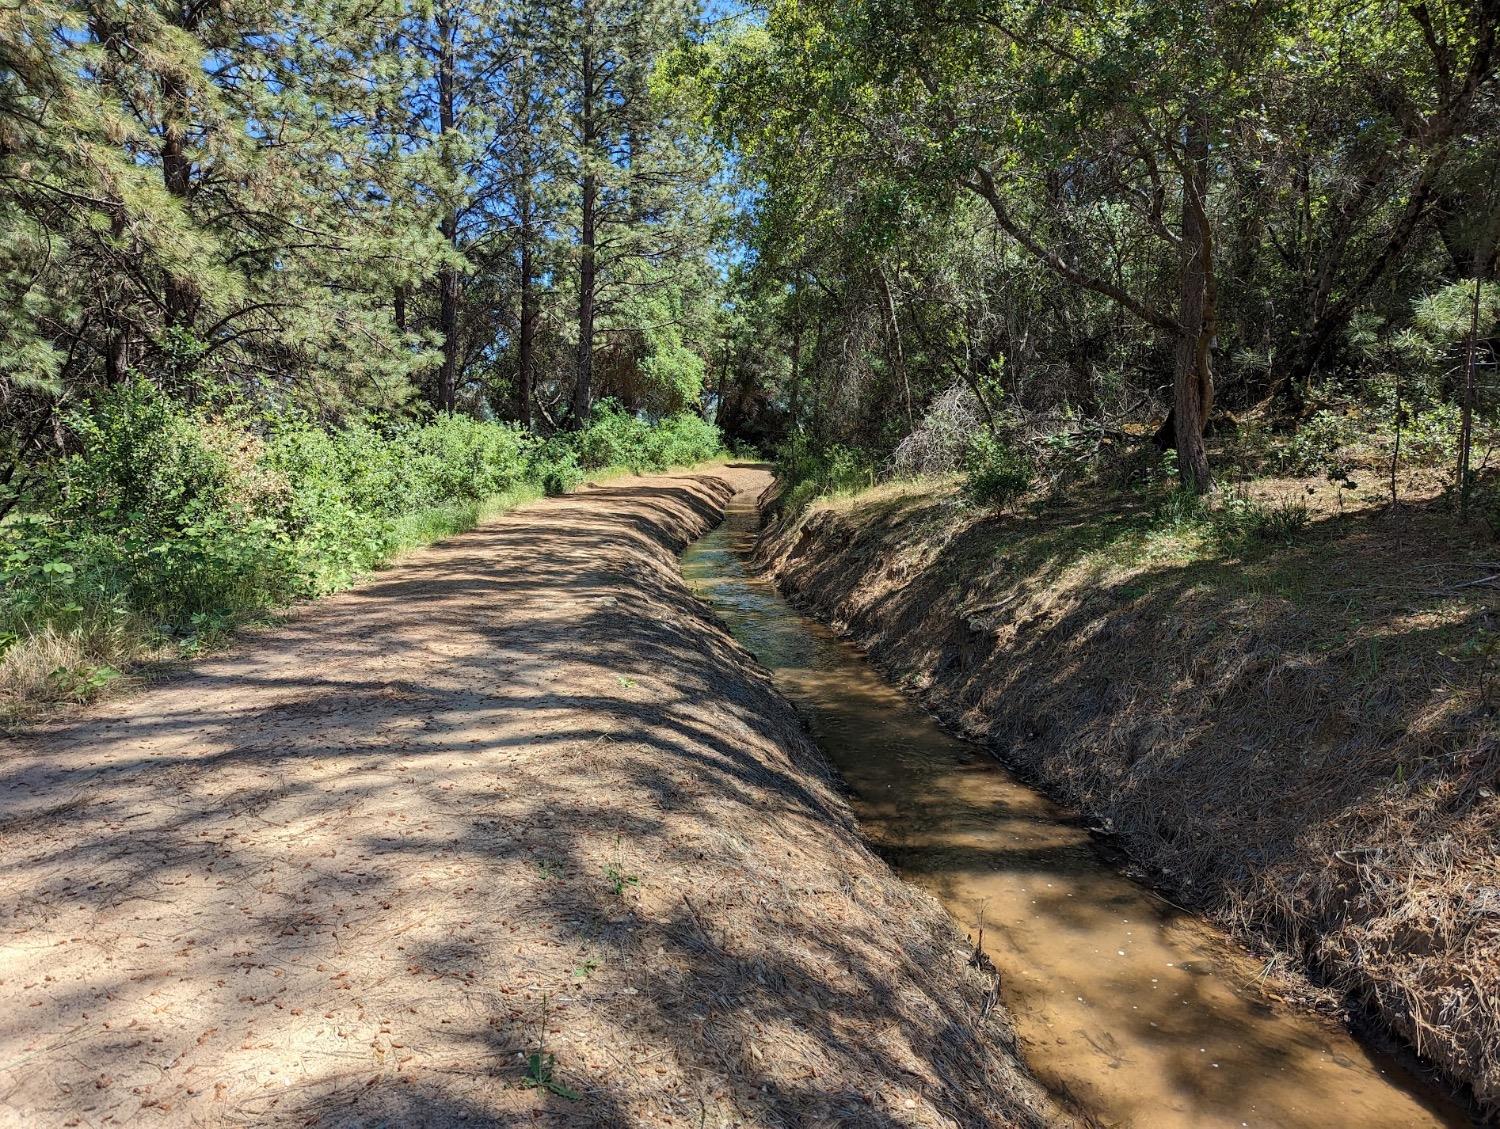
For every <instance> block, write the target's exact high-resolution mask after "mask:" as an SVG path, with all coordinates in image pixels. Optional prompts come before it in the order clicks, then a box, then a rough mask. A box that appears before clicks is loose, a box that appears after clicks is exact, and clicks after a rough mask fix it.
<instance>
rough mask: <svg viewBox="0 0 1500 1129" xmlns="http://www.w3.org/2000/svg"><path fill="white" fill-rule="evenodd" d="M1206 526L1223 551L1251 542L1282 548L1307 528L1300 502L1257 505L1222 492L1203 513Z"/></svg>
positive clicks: (1290, 500)
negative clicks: (1282, 545) (1205, 518)
mask: <svg viewBox="0 0 1500 1129" xmlns="http://www.w3.org/2000/svg"><path fill="white" fill-rule="evenodd" d="M1207 517H1208V526H1209V529H1210V530H1211V531H1212V533H1213V535H1214V537H1215V538H1216V539H1217V540H1218V541H1219V543H1220V544H1221V545H1223V546H1224V547H1226V548H1229V549H1234V548H1237V547H1241V546H1244V545H1247V544H1250V543H1253V542H1265V543H1277V544H1286V543H1289V542H1290V541H1292V540H1293V539H1295V538H1296V537H1297V536H1298V535H1299V534H1300V533H1301V532H1302V531H1303V530H1304V529H1306V528H1307V522H1308V511H1307V503H1305V502H1303V501H1302V500H1301V499H1300V498H1295V497H1286V498H1279V499H1277V500H1276V501H1274V502H1261V501H1258V500H1256V499H1254V498H1252V497H1250V496H1249V495H1248V494H1245V493H1241V492H1236V491H1225V492H1224V493H1223V496H1222V497H1219V498H1217V499H1215V500H1214V502H1213V503H1212V504H1211V505H1210V506H1209V507H1208V510H1207Z"/></svg>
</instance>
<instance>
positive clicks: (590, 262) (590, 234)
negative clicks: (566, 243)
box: [572, 2, 599, 427]
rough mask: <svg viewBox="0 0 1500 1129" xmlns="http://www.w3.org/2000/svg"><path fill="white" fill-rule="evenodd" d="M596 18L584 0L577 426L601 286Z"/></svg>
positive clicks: (589, 385)
mask: <svg viewBox="0 0 1500 1129" xmlns="http://www.w3.org/2000/svg"><path fill="white" fill-rule="evenodd" d="M593 34H594V21H593V9H592V6H591V5H589V4H588V3H587V2H585V6H584V23H583V43H582V55H581V59H580V68H579V72H580V76H581V79H582V90H581V97H580V100H579V111H580V115H579V116H580V120H579V127H580V128H579V137H580V141H581V146H580V150H579V161H580V163H581V165H582V168H581V169H580V172H581V173H582V183H581V185H580V187H581V190H582V191H581V193H580V199H579V217H578V375H577V378H576V380H575V382H574V384H573V409H572V418H573V426H574V427H583V426H584V425H585V424H586V423H587V422H588V418H589V408H590V406H591V405H592V403H593V398H594V297H595V290H596V288H597V286H598V277H597V268H598V264H597V263H596V262H595V260H594V239H595V230H594V228H595V224H596V223H597V219H598V217H597V210H598V206H599V182H598V177H597V175H596V173H595V171H594V166H593V162H594V145H595V142H596V140H597V139H596V137H595V135H594V133H595V123H594V45H593Z"/></svg>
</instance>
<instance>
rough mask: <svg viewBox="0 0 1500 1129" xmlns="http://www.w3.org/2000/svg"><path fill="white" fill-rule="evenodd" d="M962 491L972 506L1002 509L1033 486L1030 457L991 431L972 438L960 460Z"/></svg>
mask: <svg viewBox="0 0 1500 1129" xmlns="http://www.w3.org/2000/svg"><path fill="white" fill-rule="evenodd" d="M961 468H962V470H963V486H962V487H961V490H960V492H961V493H962V495H963V498H964V500H965V501H967V502H968V503H969V504H970V505H975V506H984V507H986V508H989V509H1000V508H1001V507H1003V506H1006V505H1009V504H1010V503H1011V502H1013V501H1015V499H1016V498H1018V497H1020V496H1021V495H1022V494H1024V493H1025V492H1026V490H1027V488H1028V487H1029V486H1030V485H1031V478H1032V467H1031V460H1030V458H1028V457H1027V455H1026V453H1025V452H1024V451H1022V450H1021V449H1020V448H1018V447H1015V446H1012V445H1011V444H1009V443H1007V442H1005V441H1004V440H1003V439H999V438H997V437H996V436H994V435H993V434H991V433H990V432H989V431H980V432H976V433H975V435H974V436H973V437H972V438H971V439H970V440H969V445H968V447H967V449H966V450H965V451H964V457H963V460H962V463H961Z"/></svg>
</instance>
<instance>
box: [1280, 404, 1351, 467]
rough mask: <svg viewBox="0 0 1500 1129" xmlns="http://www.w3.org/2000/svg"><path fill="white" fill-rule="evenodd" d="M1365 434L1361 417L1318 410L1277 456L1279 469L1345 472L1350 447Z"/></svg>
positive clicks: (1348, 462) (1348, 463)
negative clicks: (1359, 419) (1358, 418)
mask: <svg viewBox="0 0 1500 1129" xmlns="http://www.w3.org/2000/svg"><path fill="white" fill-rule="evenodd" d="M1362 438H1363V434H1362V431H1361V429H1360V427H1359V424H1358V421H1357V420H1355V419H1354V418H1353V417H1351V416H1349V415H1346V414H1345V413H1343V412H1333V411H1320V412H1316V413H1314V414H1313V415H1312V416H1311V417H1310V418H1309V419H1308V420H1307V421H1306V422H1304V423H1303V424H1302V426H1301V427H1299V428H1298V429H1297V430H1296V432H1295V433H1294V434H1293V435H1292V436H1291V438H1290V440H1289V441H1288V442H1287V443H1286V444H1284V445H1283V446H1282V447H1281V448H1280V449H1279V450H1278V451H1277V452H1276V456H1275V462H1276V464H1277V467H1278V469H1280V470H1282V471H1287V472H1291V473H1295V474H1310V473H1313V472H1315V471H1323V470H1326V471H1327V472H1328V473H1330V474H1332V475H1335V476H1342V475H1343V474H1344V473H1345V472H1346V471H1347V470H1348V468H1349V465H1350V461H1349V448H1351V447H1352V446H1354V445H1355V444H1357V443H1358V442H1359V441H1360V440H1361V439H1362Z"/></svg>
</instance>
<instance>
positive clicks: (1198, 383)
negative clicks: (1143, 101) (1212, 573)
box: [1172, 113, 1218, 494]
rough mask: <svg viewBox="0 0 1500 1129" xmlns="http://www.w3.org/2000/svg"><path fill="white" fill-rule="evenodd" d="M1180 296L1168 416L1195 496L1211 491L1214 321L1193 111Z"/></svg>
mask: <svg viewBox="0 0 1500 1129" xmlns="http://www.w3.org/2000/svg"><path fill="white" fill-rule="evenodd" d="M1183 174H1184V176H1183V191H1182V267H1181V275H1180V282H1181V294H1180V297H1179V301H1178V310H1177V320H1178V322H1179V323H1180V324H1181V326H1182V328H1181V331H1180V332H1179V334H1178V338H1177V351H1176V365H1175V372H1174V374H1173V382H1172V384H1173V395H1172V416H1173V425H1174V428H1175V431H1176V435H1175V439H1176V447H1177V472H1178V474H1179V475H1180V476H1181V478H1182V484H1183V486H1184V487H1185V488H1187V489H1189V490H1192V491H1193V492H1194V493H1197V494H1206V493H1208V492H1209V491H1210V490H1211V489H1213V478H1212V476H1211V475H1210V474H1209V468H1208V451H1207V449H1206V448H1205V447H1204V443H1203V429H1204V425H1205V424H1207V422H1208V413H1209V412H1210V411H1212V410H1213V403H1214V374H1213V343H1214V335H1215V333H1216V332H1217V325H1218V298H1217V294H1216V292H1215V281H1214V261H1213V254H1214V250H1213V231H1212V228H1211V226H1210V224H1209V219H1208V211H1207V207H1206V200H1207V197H1208V123H1207V121H1206V120H1205V117H1204V115H1202V114H1201V113H1200V114H1195V115H1194V116H1193V117H1192V118H1191V119H1190V121H1189V123H1188V127H1187V137H1186V153H1185V154H1184V160H1183Z"/></svg>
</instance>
